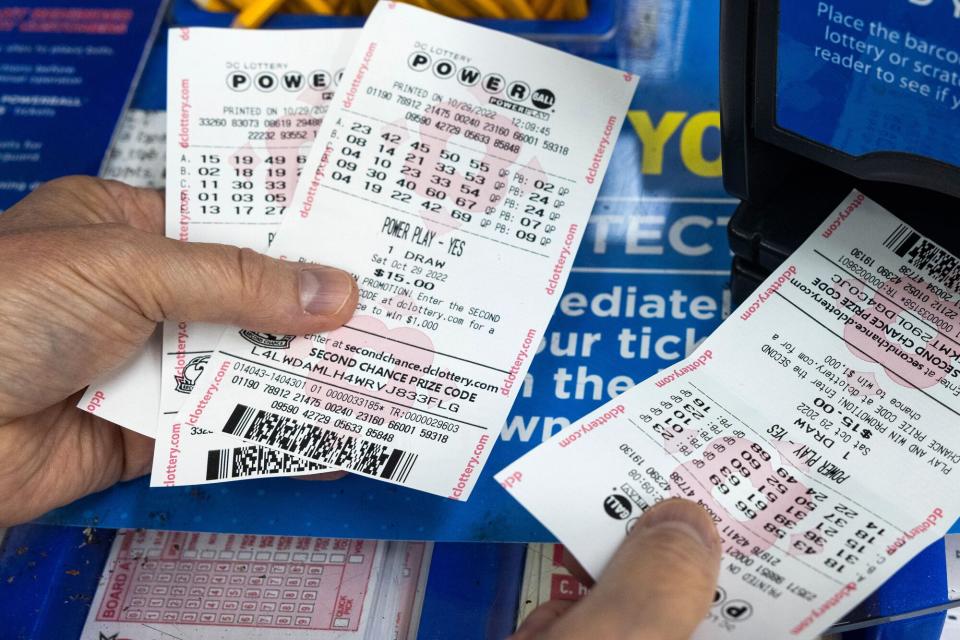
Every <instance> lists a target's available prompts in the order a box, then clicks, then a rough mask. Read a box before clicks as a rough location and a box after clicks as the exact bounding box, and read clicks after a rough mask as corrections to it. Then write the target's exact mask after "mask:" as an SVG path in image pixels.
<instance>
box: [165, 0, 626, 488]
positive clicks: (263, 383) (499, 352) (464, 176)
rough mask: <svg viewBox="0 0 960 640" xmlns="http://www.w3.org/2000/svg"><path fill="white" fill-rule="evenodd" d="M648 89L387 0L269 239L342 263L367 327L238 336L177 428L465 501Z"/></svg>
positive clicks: (227, 339) (284, 250)
mask: <svg viewBox="0 0 960 640" xmlns="http://www.w3.org/2000/svg"><path fill="white" fill-rule="evenodd" d="M636 82H637V81H636V78H634V77H633V76H631V75H630V74H624V73H622V72H620V71H617V70H614V69H611V68H607V67H603V66H600V65H597V64H594V63H591V62H587V61H585V60H581V59H579V58H575V57H573V56H570V55H568V54H565V53H561V52H559V51H556V50H553V49H549V48H546V47H543V46H540V45H536V44H533V43H531V42H528V41H525V40H521V39H518V38H514V37H511V36H508V35H505V34H501V33H498V32H494V31H489V30H486V29H481V28H479V27H476V26H473V25H469V24H466V23H462V22H457V21H455V20H451V19H449V18H445V17H443V16H439V15H437V14H434V13H431V12H428V11H423V10H419V9H416V8H414V7H410V6H408V5H404V4H399V3H392V2H381V3H378V5H377V8H376V9H375V10H374V11H373V13H372V14H371V16H370V18H369V19H368V21H367V24H366V27H365V29H364V31H363V32H362V34H361V39H360V41H359V43H358V45H357V48H356V50H355V52H354V55H353V57H352V58H351V60H350V62H349V64H348V65H347V70H346V72H345V76H344V80H343V84H342V86H341V88H340V89H339V90H338V93H337V96H336V97H335V99H334V104H333V105H332V106H331V110H330V113H329V114H328V116H327V118H326V119H325V120H324V124H323V127H322V128H321V130H320V133H319V134H318V139H317V144H316V145H315V146H314V148H313V149H312V150H311V154H310V158H309V160H308V162H307V169H306V170H305V176H304V178H303V179H302V180H301V181H300V184H299V186H298V188H297V193H296V196H295V198H294V205H293V210H292V211H291V214H290V215H288V216H287V218H286V220H285V221H284V224H283V227H282V229H281V231H280V232H279V234H278V236H277V238H276V239H275V241H274V242H273V244H272V245H271V248H270V251H271V253H272V254H273V255H275V256H280V257H285V258H287V259H292V260H303V261H310V262H322V263H325V264H331V265H333V266H337V267H340V268H343V269H346V270H348V271H350V272H352V273H353V274H354V276H355V277H356V279H357V282H358V284H359V285H360V289H361V300H360V304H359V306H358V308H357V312H356V315H355V316H354V317H353V319H352V320H351V321H350V322H349V323H348V324H347V325H346V326H345V327H344V328H342V329H340V330H337V331H334V332H332V333H328V334H323V335H308V336H302V337H296V336H281V335H269V334H263V333H253V332H249V331H239V332H238V331H236V330H231V331H228V332H227V333H226V334H225V336H224V338H223V340H222V341H221V343H220V344H219V346H218V347H217V352H216V354H215V355H214V356H213V357H212V358H211V360H210V362H209V363H208V364H207V365H206V370H205V371H204V374H203V376H202V377H201V379H200V381H199V382H198V383H197V386H198V388H202V389H204V390H205V393H204V394H203V396H202V397H198V396H199V394H194V397H193V398H192V399H191V401H190V402H188V403H187V405H185V407H184V409H183V410H182V411H181V413H180V415H179V416H178V418H177V419H178V420H179V421H180V422H181V423H183V424H184V425H185V427H186V428H194V427H196V428H202V429H207V430H211V431H216V432H219V433H224V434H229V435H230V436H231V437H234V438H240V439H243V440H245V441H248V442H254V443H258V444H262V445H265V446H267V447H270V448H273V449H276V450H279V451H284V452H288V453H292V454H296V455H299V456H302V457H304V458H307V459H310V460H314V461H316V462H320V463H323V464H329V465H331V466H334V467H339V468H342V469H346V470H348V471H352V472H354V473H359V474H362V475H367V476H370V477H374V478H378V479H380V480H385V481H389V482H393V483H396V484H402V485H405V486H408V487H412V488H416V489H420V490H424V491H429V492H431V493H435V494H439V495H443V496H447V497H450V498H454V499H458V500H465V499H466V498H467V497H468V496H469V494H470V491H471V489H472V487H473V485H474V483H475V481H476V478H477V476H478V475H479V472H480V470H481V468H482V466H483V464H484V462H485V460H486V458H487V455H488V454H489V452H490V449H491V447H492V446H493V444H494V442H495V440H496V438H497V434H498V433H499V430H500V427H501V426H502V424H503V422H504V420H505V418H506V415H507V412H508V410H509V408H510V405H511V402H512V400H513V398H514V397H515V396H516V394H517V392H518V389H519V387H520V386H521V385H522V383H523V379H524V375H525V372H526V370H527V368H528V366H529V363H530V359H531V358H532V357H533V354H534V353H535V350H536V348H537V345H538V342H539V341H540V339H541V336H542V334H543V331H544V328H545V326H546V324H547V321H548V320H549V318H550V315H551V314H552V312H553V309H554V307H555V305H556V301H557V298H558V297H559V295H560V293H561V291H562V289H563V284H564V282H565V280H566V277H567V274H568V272H569V267H570V265H571V264H572V262H573V257H574V254H575V253H576V249H577V246H578V244H579V242H580V238H581V236H582V233H583V230H584V228H585V226H586V221H587V218H588V216H589V213H590V210H591V208H592V206H593V202H594V200H595V198H596V194H597V190H598V188H599V186H600V181H601V180H602V178H603V174H604V171H605V169H606V166H607V163H608V161H609V156H610V152H611V150H612V146H613V143H614V141H615V140H616V136H617V133H618V132H619V129H620V126H621V124H622V121H623V119H624V115H625V112H626V108H627V105H628V103H629V101H630V99H631V97H632V95H633V92H634V89H635V87H636ZM307 176H309V177H307Z"/></svg>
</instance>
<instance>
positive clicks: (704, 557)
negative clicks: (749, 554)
mask: <svg viewBox="0 0 960 640" xmlns="http://www.w3.org/2000/svg"><path fill="white" fill-rule="evenodd" d="M720 555H721V545H720V538H719V536H718V534H717V530H716V527H715V526H714V524H713V521H712V520H711V519H710V517H709V516H708V515H707V513H706V511H704V510H703V509H702V508H701V507H699V506H698V505H696V504H694V503H692V502H688V501H686V500H679V499H673V500H666V501H664V502H661V503H659V504H657V505H656V506H654V507H652V508H651V509H649V510H647V512H646V513H644V515H643V517H642V518H640V520H639V521H638V522H637V524H636V526H635V527H634V528H633V530H632V531H631V533H630V534H629V535H628V536H627V538H626V540H625V541H624V543H623V545H622V546H621V547H620V549H619V550H618V551H617V553H616V554H615V555H614V556H613V559H612V560H611V561H610V564H609V565H607V568H606V569H605V570H604V572H603V574H602V575H601V576H600V579H599V580H598V581H597V585H596V586H595V587H594V588H593V590H591V592H590V593H589V594H588V595H587V596H586V597H585V598H584V600H583V601H582V602H581V603H580V604H579V605H578V606H576V607H574V608H573V610H571V611H570V612H569V614H568V615H567V616H566V617H565V618H564V620H563V622H562V624H559V625H554V626H553V628H552V629H551V631H552V633H548V634H547V637H548V638H556V639H560V638H597V639H598V640H599V639H606V638H616V639H617V640H632V639H635V640H641V639H642V640H687V639H688V638H690V636H691V635H692V634H693V632H694V630H695V629H696V628H697V626H698V625H699V624H700V622H702V621H703V619H704V616H706V614H707V611H708V610H709V608H710V603H711V602H712V600H713V595H714V590H715V588H716V584H717V577H718V573H719V570H720Z"/></svg>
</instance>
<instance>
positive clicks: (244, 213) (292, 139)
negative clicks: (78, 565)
mask: <svg viewBox="0 0 960 640" xmlns="http://www.w3.org/2000/svg"><path fill="white" fill-rule="evenodd" d="M357 33H358V31H357V30H353V29H324V30H322V31H310V30H300V31H297V30H294V31H286V30H285V31H242V30H236V29H204V28H200V29H194V28H188V29H175V30H172V31H171V32H170V53H169V71H168V80H167V91H168V96H167V104H168V111H167V117H168V123H167V126H168V129H169V131H171V132H172V133H171V136H170V139H169V140H168V153H167V165H168V166H167V175H168V176H170V180H169V181H168V184H167V200H166V206H167V215H166V231H167V235H168V236H169V237H171V238H176V239H179V240H182V241H185V242H218V243H221V244H231V245H235V246H240V247H247V248H252V249H256V250H258V251H261V252H263V251H266V250H267V247H268V245H269V244H270V240H272V238H273V234H274V233H275V231H276V229H277V227H278V226H279V224H280V219H281V217H282V216H283V214H284V212H285V211H286V210H287V208H288V206H289V204H290V199H291V198H292V196H293V192H294V188H295V187H296V183H297V180H298V178H299V175H300V171H301V170H302V168H303V166H304V164H305V163H306V160H307V153H308V151H309V149H310V146H311V145H312V143H313V140H314V137H315V136H316V132H317V129H318V128H319V127H320V124H321V122H322V121H323V117H324V115H325V114H326V112H327V108H328V106H329V104H330V100H331V99H332V97H333V93H334V90H335V88H336V86H337V84H339V81H340V77H341V75H342V70H343V66H344V64H345V63H346V61H347V58H348V57H349V54H350V51H351V50H352V49H353V45H354V43H355V42H356V38H357ZM212 286H216V285H215V283H213V284H212ZM222 333H223V327H222V326H218V325H211V324H203V323H186V322H168V323H166V324H165V325H164V331H163V357H162V372H161V380H162V384H161V387H160V407H161V416H160V424H159V436H158V438H157V443H156V450H155V452H154V458H153V459H154V470H153V474H152V476H151V484H152V485H153V486H173V485H175V484H200V483H206V482H218V481H224V480H232V479H238V478H252V477H258V476H265V475H295V474H301V473H309V472H316V471H317V470H318V469H320V468H322V466H321V465H318V464H316V463H313V462H310V461H307V460H302V459H299V458H297V457H296V456H292V455H290V454H287V453H283V452H278V451H274V450H269V449H262V448H259V447H256V446H251V445H246V446H238V443H237V442H236V441H235V440H233V439H231V438H225V437H223V436H220V435H217V434H214V433H206V432H204V431H203V430H200V429H197V428H188V429H183V428H182V425H181V424H180V423H178V422H177V421H176V420H175V417H176V414H177V411H178V410H179V409H180V407H181V406H182V405H183V401H184V399H185V398H186V397H187V395H189V394H190V392H191V391H193V388H194V386H195V384H196V381H197V378H198V377H199V375H200V373H201V372H202V371H203V369H204V367H205V366H206V364H207V361H208V360H209V359H210V353H211V351H212V349H213V347H214V346H215V345H216V344H217V341H218V339H219V337H220V335H221V334H222ZM171 469H176V470H177V473H173V472H172V471H171ZM174 478H175V480H174Z"/></svg>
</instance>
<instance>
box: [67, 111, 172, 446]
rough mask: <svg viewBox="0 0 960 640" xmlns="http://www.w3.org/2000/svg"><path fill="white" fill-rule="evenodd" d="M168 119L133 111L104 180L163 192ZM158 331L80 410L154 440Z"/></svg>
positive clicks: (89, 393)
mask: <svg viewBox="0 0 960 640" xmlns="http://www.w3.org/2000/svg"><path fill="white" fill-rule="evenodd" d="M165 117H166V116H165V114H164V113H163V112H162V111H143V110H138V109H130V110H128V111H127V113H126V115H125V116H124V119H123V124H122V125H121V127H120V131H119V133H118V134H117V136H116V138H114V141H113V147H112V148H111V149H110V156H109V158H108V159H107V165H106V166H105V167H104V170H103V174H102V176H103V177H104V178H109V179H111V180H120V181H121V182H125V183H127V184H130V185H133V186H135V187H152V188H154V189H160V188H162V187H163V178H164V176H163V171H164V140H165V138H166V136H165V132H166V123H165V122H164V120H165ZM160 341H161V338H160V330H159V329H158V330H157V333H156V334H155V335H154V336H153V337H152V338H151V339H150V341H149V342H147V344H146V345H144V348H143V350H142V351H141V352H140V353H139V354H137V355H136V356H134V357H133V358H131V359H130V361H129V362H127V363H126V364H124V366H123V367H121V368H120V369H118V370H117V371H115V372H113V373H112V374H111V375H109V376H107V377H106V378H103V379H102V380H96V381H94V382H93V383H92V384H91V385H90V386H89V387H88V388H87V390H86V392H84V394H83V397H82V398H81V399H80V402H79V403H78V405H77V406H79V407H80V408H81V409H83V410H84V411H88V412H90V413H93V414H95V415H97V416H100V417H101V418H103V419H105V420H109V421H110V422H113V423H115V424H118V425H120V426H122V427H126V428H127V429H130V430H132V431H136V432H138V433H142V434H143V435H145V436H150V437H151V438H152V437H153V436H154V435H155V434H156V429H157V413H158V412H159V411H160V350H161V345H160Z"/></svg>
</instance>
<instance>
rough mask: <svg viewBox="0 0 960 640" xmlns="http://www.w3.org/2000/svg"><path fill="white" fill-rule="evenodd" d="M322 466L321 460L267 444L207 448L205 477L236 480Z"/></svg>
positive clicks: (321, 468) (322, 467)
mask: <svg viewBox="0 0 960 640" xmlns="http://www.w3.org/2000/svg"><path fill="white" fill-rule="evenodd" d="M325 468H326V467H324V466H323V465H322V464H317V463H315V462H311V461H309V460H304V459H303V458H298V457H297V456H292V455H290V454H289V453H284V452H283V451H275V450H273V449H267V448H266V447H258V446H250V447H235V448H233V449H214V450H212V451H208V452H207V480H236V479H240V478H249V477H251V476H262V475H276V474H287V473H299V472H301V471H322V470H324V469H325Z"/></svg>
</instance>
